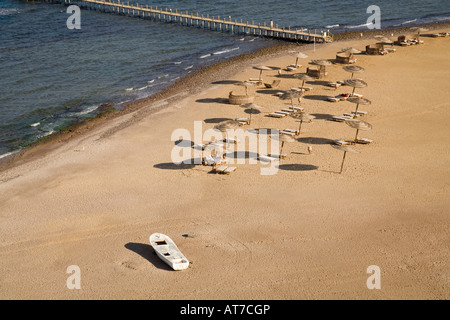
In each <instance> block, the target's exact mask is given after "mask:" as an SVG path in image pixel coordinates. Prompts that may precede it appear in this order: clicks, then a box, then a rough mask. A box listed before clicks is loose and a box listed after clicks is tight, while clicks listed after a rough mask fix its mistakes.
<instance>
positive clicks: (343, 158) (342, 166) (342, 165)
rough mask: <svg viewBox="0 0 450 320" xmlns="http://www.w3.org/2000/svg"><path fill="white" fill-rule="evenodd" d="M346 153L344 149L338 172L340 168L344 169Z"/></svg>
mask: <svg viewBox="0 0 450 320" xmlns="http://www.w3.org/2000/svg"><path fill="white" fill-rule="evenodd" d="M346 154H347V151H344V156H343V157H342V164H341V171H340V172H339V173H342V170H343V169H344V161H345V155H346Z"/></svg>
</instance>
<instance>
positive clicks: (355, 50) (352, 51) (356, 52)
mask: <svg viewBox="0 0 450 320" xmlns="http://www.w3.org/2000/svg"><path fill="white" fill-rule="evenodd" d="M341 52H347V53H351V54H360V53H361V50H358V49H355V48H343V49H342V50H341Z"/></svg>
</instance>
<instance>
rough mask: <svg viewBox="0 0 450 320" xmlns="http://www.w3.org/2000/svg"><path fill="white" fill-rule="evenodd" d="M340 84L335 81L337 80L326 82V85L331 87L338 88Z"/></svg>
mask: <svg viewBox="0 0 450 320" xmlns="http://www.w3.org/2000/svg"><path fill="white" fill-rule="evenodd" d="M341 85H342V84H340V83H337V82H329V83H328V86H329V87H332V88H335V89H337V88H339V87H340V86H341Z"/></svg>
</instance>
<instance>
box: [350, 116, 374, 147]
mask: <svg viewBox="0 0 450 320" xmlns="http://www.w3.org/2000/svg"><path fill="white" fill-rule="evenodd" d="M345 123H346V124H347V125H348V126H350V127H352V128H354V129H356V135H355V141H354V142H358V132H359V130H364V131H368V130H371V129H372V125H371V124H370V123H367V122H365V121H362V120H358V119H348V120H345Z"/></svg>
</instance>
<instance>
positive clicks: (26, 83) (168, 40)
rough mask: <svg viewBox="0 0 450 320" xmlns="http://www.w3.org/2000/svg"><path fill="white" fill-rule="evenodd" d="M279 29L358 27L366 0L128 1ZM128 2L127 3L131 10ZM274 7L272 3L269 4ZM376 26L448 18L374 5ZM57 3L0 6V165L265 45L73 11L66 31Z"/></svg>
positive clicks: (431, 7)
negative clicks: (78, 123) (77, 20)
mask: <svg viewBox="0 0 450 320" xmlns="http://www.w3.org/2000/svg"><path fill="white" fill-rule="evenodd" d="M135 2H139V3H140V4H143V5H146V4H148V5H151V6H153V7H154V6H155V5H158V6H159V7H163V8H172V9H173V10H175V9H179V10H183V11H186V10H187V11H189V12H194V13H196V12H199V14H205V15H206V14H209V15H210V16H220V17H222V18H229V17H231V19H233V20H234V19H236V20H238V21H239V20H240V19H243V21H250V22H252V21H253V22H255V23H264V22H267V23H268V22H269V21H270V20H273V21H274V24H276V25H278V26H279V27H286V26H291V27H294V28H295V27H304V28H309V29H314V28H317V29H323V30H325V29H331V31H332V32H334V33H336V32H341V31H346V30H357V29H358V28H364V26H365V24H366V23H367V18H368V17H369V16H370V14H368V13H367V12H366V9H367V7H368V6H369V5H371V4H372V2H371V1H356V0H353V1H350V0H342V1H333V2H332V1H321V0H311V1H299V0H295V1H293V0H286V1H278V2H273V1H270V2H269V1H268V0H262V1H248V0H241V1H188V0H180V1H168V0H166V1H157V2H154V1H149V0H140V1H135ZM133 3H134V2H133ZM274 3H275V4H274ZM376 4H377V5H378V6H380V8H381V18H382V27H384V28H385V27H390V26H401V25H402V26H409V25H411V26H413V25H414V24H418V23H428V22H433V21H439V20H444V19H448V17H450V13H449V11H450V9H449V1H448V0H445V1H444V0H437V1H402V0H400V1H386V0H382V1H377V3H376ZM68 17H69V14H67V13H66V7H65V6H63V5H60V4H48V3H38V2H35V3H33V2H26V1H16V0H2V1H1V2H0V34H1V41H0V157H1V155H2V154H5V153H8V152H10V151H13V150H17V149H19V148H21V147H22V146H24V145H27V144H29V143H30V142H33V141H35V140H37V139H39V138H41V137H43V136H46V135H48V134H51V133H52V132H55V131H58V130H60V129H61V128H63V127H65V126H67V125H69V124H70V123H72V122H73V121H75V120H77V119H83V118H86V117H92V116H93V115H95V114H96V112H97V111H98V107H99V105H100V104H102V103H105V102H109V103H111V104H113V105H114V106H115V107H117V108H121V106H122V105H123V104H124V103H126V102H129V101H133V100H136V99H138V98H142V97H146V96H148V95H150V94H153V93H155V92H157V91H158V90H161V89H163V88H165V87H167V86H169V85H170V84H171V83H173V82H174V81H176V80H177V79H179V78H180V77H182V76H184V75H187V74H188V73H191V72H195V70H197V69H198V68H200V67H202V66H204V65H207V64H211V63H214V62H217V61H221V60H223V59H228V58H230V57H233V56H236V55H239V54H242V53H246V52H251V51H254V50H256V49H259V48H262V47H265V46H267V45H270V44H271V43H273V40H264V39H262V38H255V37H252V36H247V37H244V36H242V35H232V34H228V33H219V32H210V31H207V30H202V29H198V28H186V27H180V26H178V25H173V24H165V23H157V22H154V21H150V20H143V19H136V18H131V17H125V16H118V15H113V14H105V13H100V12H96V11H87V10H82V12H81V29H80V30H69V29H68V28H67V27H66V20H67V18H68Z"/></svg>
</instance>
